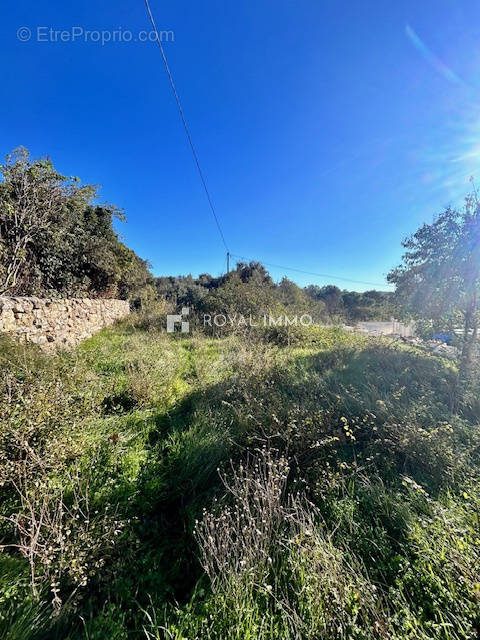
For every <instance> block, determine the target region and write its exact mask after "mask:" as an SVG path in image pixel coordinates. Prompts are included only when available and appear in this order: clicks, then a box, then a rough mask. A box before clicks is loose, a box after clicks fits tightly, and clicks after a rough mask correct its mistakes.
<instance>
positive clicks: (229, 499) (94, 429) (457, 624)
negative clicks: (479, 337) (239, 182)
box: [0, 275, 480, 640]
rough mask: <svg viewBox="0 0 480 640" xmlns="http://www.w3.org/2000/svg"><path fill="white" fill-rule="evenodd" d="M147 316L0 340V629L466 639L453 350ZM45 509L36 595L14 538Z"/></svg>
mask: <svg viewBox="0 0 480 640" xmlns="http://www.w3.org/2000/svg"><path fill="white" fill-rule="evenodd" d="M237 277H238V276H237V275H233V276H231V279H232V282H233V283H234V284H232V285H231V286H235V283H236V279H237ZM253 286H254V284H253V283H252V287H253ZM262 286H263V285H262ZM269 286H272V285H269ZM165 311H166V308H165V307H161V308H160V309H157V312H155V309H151V310H144V311H142V312H141V313H139V314H138V316H137V315H134V316H133V317H132V318H130V319H128V320H126V321H125V322H124V323H122V324H120V325H118V326H116V327H112V328H109V329H106V330H104V331H102V332H101V333H99V334H97V335H96V336H95V337H93V338H91V339H90V340H88V341H86V342H85V343H83V344H82V345H81V346H80V347H78V348H77V349H76V350H75V351H73V352H71V353H59V354H56V355H54V354H52V355H43V354H41V353H40V352H39V351H37V349H36V348H34V347H26V346H21V345H17V344H14V343H10V342H9V341H8V340H6V339H2V341H1V344H0V358H1V362H0V372H1V373H0V385H1V386H0V394H1V400H2V414H1V416H0V455H1V456H2V459H1V468H2V480H3V484H2V486H1V487H0V514H1V516H3V517H2V518H1V519H0V538H1V544H2V545H3V546H4V549H3V552H2V553H1V554H0V571H1V576H0V630H1V631H2V632H3V631H4V630H6V633H10V636H8V635H6V637H12V638H14V637H18V638H31V639H32V640H33V639H34V638H37V640H40V639H43V638H49V639H50V638H58V640H80V639H83V640H85V639H86V638H90V639H95V640H107V639H108V640H110V638H118V639H119V640H126V639H129V638H132V639H136V638H139V637H145V636H147V637H148V638H162V639H163V638H176V639H178V640H180V639H181V638H188V639H189V640H193V639H195V638H198V639H199V640H200V639H201V640H204V639H207V640H208V639H210V640H213V639H216V640H220V639H221V640H229V639H232V640H233V639H237V638H238V639H240V638H242V639H243V638H252V639H253V638H255V639H256V640H257V639H260V640H267V639H268V640H273V639H275V640H278V639H279V638H280V639H284V640H287V639H290V638H292V637H298V638H311V639H312V640H313V638H347V637H348V638H362V639H372V640H373V639H374V638H375V639H376V638H385V639H386V638H389V639H390V638H393V639H394V640H395V639H396V640H400V639H401V640H407V639H410V638H420V639H422V640H427V639H428V638H432V637H434V638H438V639H441V640H460V639H462V640H467V639H468V640H473V638H475V637H476V636H477V635H478V629H479V625H480V619H479V615H478V611H479V610H480V607H479V604H480V603H479V593H480V591H479V587H478V585H479V584H480V576H479V573H478V567H479V566H480V564H479V560H480V558H479V554H480V540H479V538H478V517H479V516H478V514H479V505H480V478H479V474H478V467H479V454H478V452H479V451H480V408H479V406H478V403H475V402H473V401H472V402H470V401H469V402H468V403H463V404H460V405H458V404H457V403H455V402H454V396H455V393H454V391H455V384H456V377H457V372H456V369H455V366H454V365H453V364H452V363H449V362H447V361H444V360H443V359H441V358H438V357H436V356H433V355H429V354H426V353H424V352H423V351H422V350H421V349H420V348H417V347H412V346H408V345H405V344H401V343H393V342H389V341H387V340H382V339H372V338H367V337H364V336H358V335H355V334H349V333H345V332H343V331H342V330H341V329H339V328H335V327H311V328H305V329H304V330H303V329H302V332H301V333H300V334H299V335H298V336H297V337H296V340H295V341H291V342H290V344H289V343H288V341H286V340H281V339H277V340H275V341H272V336H271V335H265V334H264V335H257V336H255V340H253V339H252V338H251V336H249V337H248V339H244V337H243V336H232V335H228V336H225V337H223V338H220V339H219V338H217V339H215V338H211V337H205V336H200V335H198V334H193V335H189V336H182V335H181V334H178V335H176V336H170V335H167V334H166V333H165V331H164V329H163V328H162V325H161V323H159V322H158V317H159V314H160V315H162V314H163V313H164V312H165ZM471 384H472V385H474V386H472V388H471V390H470V394H471V398H475V397H478V391H479V389H478V377H477V379H476V382H475V380H472V381H471ZM475 385H476V386H475ZM26 468H28V474H27V475H26V476H25V474H24V475H23V476H22V475H21V474H20V476H19V475H18V473H19V471H20V472H21V471H22V469H26ZM22 477H23V478H24V479H23V480H22ZM19 478H20V479H19ZM25 488H26V489H27V490H25ZM18 489H20V491H19V490H18ZM25 497H26V498H27V499H28V501H27V502H25ZM87 497H88V505H89V507H88V509H89V512H90V514H93V517H92V515H90V516H89V517H88V518H85V517H83V518H82V517H80V518H78V519H77V522H76V523H73V522H71V515H72V513H73V512H74V511H76V512H77V513H79V511H81V512H82V513H85V499H86V498H87ZM75 505H78V506H79V509H78V510H77V509H75ZM39 507H40V509H39ZM25 508H26V509H25ZM59 510H60V511H61V512H62V513H63V516H62V518H61V519H60V520H58V519H57V520H55V519H54V520H53V522H54V523H56V528H55V529H54V530H55V531H56V532H57V535H56V536H54V544H53V545H50V544H47V540H50V539H51V538H50V537H49V536H46V537H45V535H46V533H47V532H48V531H51V529H49V528H48V527H47V529H45V528H43V529H42V536H43V538H42V537H41V538H39V539H38V542H39V543H40V544H42V540H43V541H45V543H46V544H47V546H52V547H53V552H52V554H51V555H48V554H47V557H45V558H44V557H43V556H42V554H40V555H39V554H34V556H32V561H33V565H34V574H35V580H34V586H35V591H34V590H32V578H31V565H30V562H29V558H28V551H27V554H25V550H28V548H29V547H31V545H29V544H25V542H26V541H25V539H24V538H23V537H22V536H24V535H25V533H24V532H25V531H28V530H31V528H29V526H28V525H29V522H30V518H31V514H32V513H33V514H36V513H40V514H41V513H44V514H46V516H45V515H44V516H43V517H44V518H45V517H46V520H45V522H47V521H48V522H50V521H51V518H50V515H51V514H56V513H58V512H59ZM95 511H98V514H95ZM196 521H197V524H195V523H196ZM19 525H20V526H19ZM117 525H118V526H117ZM42 526H43V525H42ZM112 527H113V528H112ZM67 531H69V533H68V534H67ZM104 534H105V535H106V538H102V536H103V535H104ZM64 540H65V543H64ZM105 542H106V544H105ZM27 543H28V540H27ZM64 544H65V545H66V546H62V545H64ZM11 545H20V546H19V547H15V546H11ZM49 553H50V552H49ZM25 555H27V557H24V556H25ZM77 563H78V564H77ZM77 566H81V567H82V571H81V573H80V574H78V576H77V574H76V570H75V567H77ZM60 567H61V568H62V571H61V573H60V579H59V580H57V579H56V576H57V575H59V574H58V572H57V569H58V568H60ZM85 576H86V580H84V577H85ZM77 577H78V578H81V579H79V580H77ZM52 578H53V581H54V583H55V585H54V586H55V589H56V590H57V589H58V591H55V593H52V590H51V579H52ZM57 583H58V584H57ZM52 599H53V600H55V605H56V606H57V609H58V608H59V607H60V604H61V607H60V609H59V611H57V615H56V616H55V617H52V615H51V614H52V611H53V609H52V604H51V603H52ZM2 625H3V626H2ZM8 630H12V631H8ZM12 633H13V634H17V635H12Z"/></svg>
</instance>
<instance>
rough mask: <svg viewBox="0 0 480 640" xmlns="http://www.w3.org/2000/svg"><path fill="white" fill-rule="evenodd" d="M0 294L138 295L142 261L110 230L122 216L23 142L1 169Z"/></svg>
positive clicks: (145, 278)
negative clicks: (34, 153)
mask: <svg viewBox="0 0 480 640" xmlns="http://www.w3.org/2000/svg"><path fill="white" fill-rule="evenodd" d="M0 171H1V173H2V177H3V181H2V182H0V295H43V296H64V297H71V296H85V295H89V296H93V297H96V296H104V297H105V296H110V297H116V296H120V297H123V298H128V297H132V296H138V295H140V291H141V290H142V288H143V287H146V286H148V285H151V284H153V278H152V276H151V274H150V273H149V270H148V264H147V263H146V262H145V261H144V260H142V259H141V258H139V257H138V256H137V255H136V254H135V253H134V252H133V251H132V250H131V249H128V247H126V246H125V245H124V244H123V243H122V242H121V241H120V240H119V238H118V235H117V233H116V232H115V230H114V228H113V219H114V218H115V217H118V218H123V214H122V212H121V211H119V210H118V209H117V208H116V207H114V206H112V205H107V204H103V205H99V204H97V202H96V201H97V188H96V187H95V186H92V185H82V184H81V183H80V181H79V180H78V178H71V177H66V176H63V175H62V174H60V173H58V171H57V170H56V169H55V167H54V166H53V164H52V162H51V161H50V160H49V159H44V158H41V159H39V160H33V159H32V158H31V157H30V154H29V152H28V151H27V149H25V148H20V149H17V150H15V151H14V152H13V153H12V154H11V155H9V156H7V159H6V162H5V164H4V165H2V166H1V167H0Z"/></svg>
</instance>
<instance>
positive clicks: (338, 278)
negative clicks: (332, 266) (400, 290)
mask: <svg viewBox="0 0 480 640" xmlns="http://www.w3.org/2000/svg"><path fill="white" fill-rule="evenodd" d="M230 255H231V256H234V257H235V258H240V259H241V260H246V261H247V262H252V259H251V258H245V256H239V255H237V254H235V253H231V254H230ZM259 262H261V263H262V264H264V265H266V266H267V267H274V268H275V269H285V270H286V271H296V272H297V273H303V274H305V275H308V276H316V277H317V278H328V279H331V280H342V281H343V282H351V283H355V284H365V285H368V286H372V287H391V286H392V285H391V284H389V283H386V282H384V283H380V282H368V281H365V280H352V279H351V278H344V277H342V276H332V275H331V274H328V273H315V272H314V271H305V270H303V269H296V268H295V267H285V266H283V265H280V264H273V263H271V262H265V261H264V260H259Z"/></svg>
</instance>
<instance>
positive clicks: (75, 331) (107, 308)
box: [0, 297, 130, 349]
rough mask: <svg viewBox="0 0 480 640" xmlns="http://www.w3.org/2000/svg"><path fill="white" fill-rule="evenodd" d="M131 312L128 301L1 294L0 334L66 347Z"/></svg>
mask: <svg viewBox="0 0 480 640" xmlns="http://www.w3.org/2000/svg"><path fill="white" fill-rule="evenodd" d="M129 312H130V308H129V304H128V302H127V301H125V300H103V299H96V300H89V299H80V298H76V299H46V298H34V297H30V298H7V297H0V333H7V334H9V335H11V336H13V337H15V338H17V339H20V340H22V341H29V342H34V343H36V344H38V345H40V346H41V347H42V348H44V349H55V348H64V349H65V348H69V347H73V346H75V345H76V344H78V343H79V342H80V341H81V340H84V339H85V338H89V337H90V336H92V335H93V334H94V333H95V332H96V331H99V330H100V329H103V327H106V326H108V325H111V324H113V323H114V322H115V321H116V320H120V319H121V318H124V317H125V316H127V315H128V313H129Z"/></svg>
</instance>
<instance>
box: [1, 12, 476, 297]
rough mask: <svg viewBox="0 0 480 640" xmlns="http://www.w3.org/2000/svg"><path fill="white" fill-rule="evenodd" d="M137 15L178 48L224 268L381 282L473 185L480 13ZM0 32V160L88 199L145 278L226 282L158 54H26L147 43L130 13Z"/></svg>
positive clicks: (19, 15) (303, 280)
mask: <svg viewBox="0 0 480 640" xmlns="http://www.w3.org/2000/svg"><path fill="white" fill-rule="evenodd" d="M151 3H152V9H153V11H154V13H155V17H156V20H157V25H158V27H159V28H161V29H171V30H173V31H174V34H175V40H174V42H170V43H166V44H165V49H166V53H167V56H168V58H169V63H170V66H171V69H172V71H173V73H174V76H175V80H176V84H177V88H178V91H179V94H180V97H181V99H182V102H183V107H184V111H185V114H186V117H187V119H188V122H189V125H190V129H191V132H192V136H193V139H194V142H195V145H196V147H197V151H198V154H199V157H200V161H201V164H202V167H203V170H204V172H205V174H206V178H207V182H208V185H209V188H210V191H211V193H212V197H213V200H214V202H215V205H216V208H217V211H218V215H219V217H220V220H221V223H222V226H223V230H224V233H225V236H226V238H227V242H228V244H229V247H230V249H231V251H232V252H233V253H234V254H238V255H242V256H246V257H248V258H256V259H259V260H264V261H266V262H270V263H274V264H280V265H287V266H292V267H296V268H298V269H300V270H306V271H312V272H319V273H328V274H333V275H337V276H343V277H345V278H352V279H354V280H364V281H371V282H379V283H381V282H383V281H384V277H385V274H386V273H387V272H388V271H389V269H390V268H391V267H393V266H394V265H395V264H396V263H397V262H398V260H399V258H400V256H401V246H400V242H401V240H402V238H404V237H405V236H406V235H408V234H409V233H411V232H413V231H415V229H416V228H417V227H418V226H419V224H421V223H422V222H424V221H431V219H432V216H433V215H434V213H435V212H436V211H439V210H440V209H441V208H442V207H444V206H445V205H447V204H450V203H453V204H456V203H459V202H461V199H462V197H463V196H464V195H465V194H466V193H467V192H468V190H469V183H468V178H469V176H470V175H476V176H477V180H479V179H480V175H479V174H480V171H479V169H480V110H479V106H480V71H479V70H480V3H479V2H478V1H476V0H475V1H474V0H468V1H467V0H422V2H418V0H415V1H413V0H404V1H403V2H385V0H362V1H361V2H360V1H359V0H358V1H357V0H331V1H330V0H328V1H327V0H295V1H286V0H275V1H273V0H243V2H233V1H232V0H203V1H202V2H192V1H191V0H190V2H186V1H185V0H175V2H174V1H173V0H172V1H170V0H166V1H164V2H160V1H159V0H151ZM2 14H3V15H2V20H1V26H0V30H1V45H0V46H1V48H2V54H3V55H2V58H3V68H2V82H1V84H0V87H1V88H0V91H1V93H2V96H1V98H2V99H1V113H2V118H1V124H0V127H1V134H2V138H1V139H2V154H4V153H7V152H8V151H9V150H11V149H12V148H14V147H16V146H18V145H25V146H27V147H28V148H29V149H30V150H31V151H32V153H33V154H34V155H36V156H37V155H50V156H51V158H52V159H53V161H54V163H55V164H56V166H57V167H58V169H59V170H61V171H62V172H64V173H66V174H68V175H77V176H80V177H81V178H82V180H83V181H85V182H91V183H97V184H101V185H102V188H101V196H102V198H103V199H105V200H107V201H109V202H112V203H114V204H116V205H117V206H119V207H123V208H124V209H125V211H126V214H127V218H128V222H127V224H120V225H118V228H119V231H120V233H121V234H122V236H123V237H124V239H125V241H126V243H127V244H128V245H129V246H131V247H132V248H133V249H135V250H136V251H137V252H138V253H139V254H140V255H141V256H142V257H144V258H146V259H148V260H149V261H150V262H151V264H152V266H153V270H154V273H155V274H158V275H160V274H178V273H193V274H194V275H196V274H198V273H202V272H209V273H212V274H213V275H218V274H219V273H221V272H222V271H223V270H224V269H225V251H224V247H223V244H222V242H221V239H220V237H219V234H218V232H217V229H216V227H215V223H214V220H213V218H212V215H211V212H210V210H209V208H208V203H207V201H206V199H205V195H204V193H203V191H202V186H201V183H200V181H199V178H198V175H197V173H196V169H195V166H194V164H193V160H192V157H191V154H190V150H189V147H188V145H187V141H186V139H185V134H184V131H183V129H182V125H181V121H180V119H179V116H178V113H177V111H176V106H175V103H174V100H173V97H172V95H171V92H170V87H169V85H168V80H167V77H166V74H165V71H164V69H163V66H162V61H161V58H160V55H159V51H158V49H157V47H156V45H155V44H150V43H139V42H130V43H126V42H121V43H120V42H115V43H114V42H110V43H107V44H105V46H101V45H100V44H99V43H95V42H91V41H90V42H84V41H83V36H82V37H81V38H80V37H79V38H78V40H77V41H75V42H45V41H42V42H37V41H36V39H37V27H49V28H50V27H51V28H52V29H55V30H62V29H64V30H67V31H71V29H72V27H81V28H82V29H83V30H91V31H93V30H118V29H119V28H121V29H123V30H130V31H131V32H132V33H133V34H136V33H137V32H138V31H140V30H142V29H149V28H150V26H149V23H148V18H147V15H146V12H145V8H144V5H143V0H134V1H129V2H126V1H123V2H122V1H120V2H119V1H118V0H116V1H113V0H100V1H97V2H90V1H85V2H82V3H72V4H69V3H65V2H60V1H59V0H50V1H49V2H48V3H47V2H44V3H39V2H36V1H35V2H34V1H33V0H23V1H22V0H19V1H18V2H16V3H9V4H8V5H4V7H2ZM22 26H26V27H28V28H29V29H30V30H31V32H32V38H31V40H30V41H29V42H20V41H19V40H18V38H17V30H18V29H19V28H20V27H22ZM43 33H44V32H43V31H42V34H43ZM41 37H43V36H41ZM271 272H272V275H273V276H274V277H275V278H277V279H278V278H280V277H281V276H282V275H284V274H285V275H288V276H289V277H291V278H292V279H294V280H295V281H296V282H298V283H299V284H301V285H303V284H307V283H309V282H314V283H317V284H325V283H326V281H327V279H325V278H316V277H313V276H308V275H303V274H300V273H293V272H292V273H289V272H287V271H284V270H282V269H277V268H272V269H271ZM330 282H332V283H335V284H338V285H339V286H342V287H347V288H352V289H357V290H362V289H365V288H369V287H367V286H362V285H356V284H348V283H345V282H342V281H335V280H333V279H330Z"/></svg>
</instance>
